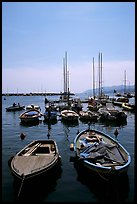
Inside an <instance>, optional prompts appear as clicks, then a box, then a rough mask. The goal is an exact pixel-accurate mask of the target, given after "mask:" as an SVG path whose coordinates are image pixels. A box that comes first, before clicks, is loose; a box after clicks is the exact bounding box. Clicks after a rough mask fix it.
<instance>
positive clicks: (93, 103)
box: [87, 98, 102, 111]
mask: <svg viewBox="0 0 137 204" xmlns="http://www.w3.org/2000/svg"><path fill="white" fill-rule="evenodd" d="M87 107H88V109H89V110H90V111H98V110H99V108H101V107H102V104H101V103H100V102H99V101H98V100H95V99H93V98H89V100H88V106H87Z"/></svg>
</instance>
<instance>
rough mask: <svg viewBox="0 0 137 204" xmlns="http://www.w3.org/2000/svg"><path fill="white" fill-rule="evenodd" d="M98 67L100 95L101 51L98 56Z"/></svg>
mask: <svg viewBox="0 0 137 204" xmlns="http://www.w3.org/2000/svg"><path fill="white" fill-rule="evenodd" d="M98 68H99V89H98V91H99V93H98V95H99V97H100V52H99V58H98Z"/></svg>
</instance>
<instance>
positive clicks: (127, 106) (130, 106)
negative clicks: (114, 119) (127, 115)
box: [122, 103, 135, 112]
mask: <svg viewBox="0 0 137 204" xmlns="http://www.w3.org/2000/svg"><path fill="white" fill-rule="evenodd" d="M122 108H123V110H127V111H132V112H134V111H135V104H131V103H122Z"/></svg>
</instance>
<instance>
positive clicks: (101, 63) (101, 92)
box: [100, 53, 102, 96]
mask: <svg viewBox="0 0 137 204" xmlns="http://www.w3.org/2000/svg"><path fill="white" fill-rule="evenodd" d="M100 75H101V76H100V78H101V96H102V53H101V67H100Z"/></svg>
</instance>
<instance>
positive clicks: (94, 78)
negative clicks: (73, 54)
mask: <svg viewBox="0 0 137 204" xmlns="http://www.w3.org/2000/svg"><path fill="white" fill-rule="evenodd" d="M93 98H94V99H95V71H94V57H93Z"/></svg>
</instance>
